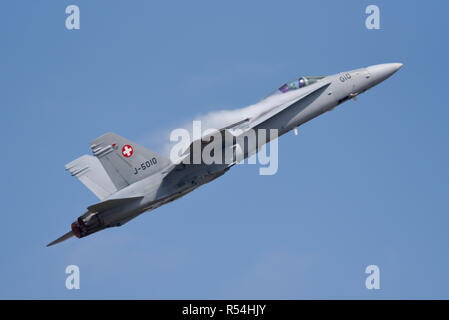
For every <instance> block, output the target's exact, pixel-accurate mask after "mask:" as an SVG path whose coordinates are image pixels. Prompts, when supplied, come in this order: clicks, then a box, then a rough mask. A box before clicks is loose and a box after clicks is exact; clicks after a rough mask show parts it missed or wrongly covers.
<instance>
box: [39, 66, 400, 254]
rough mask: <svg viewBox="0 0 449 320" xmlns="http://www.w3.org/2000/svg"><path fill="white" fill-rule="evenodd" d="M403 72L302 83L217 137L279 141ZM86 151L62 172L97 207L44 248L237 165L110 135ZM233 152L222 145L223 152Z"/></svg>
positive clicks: (121, 220)
mask: <svg viewBox="0 0 449 320" xmlns="http://www.w3.org/2000/svg"><path fill="white" fill-rule="evenodd" d="M401 67H402V64H401V63H389V64H380V65H374V66H370V67H367V68H362V69H356V70H352V71H346V72H342V73H339V74H335V75H330V76H326V77H301V78H299V79H296V80H294V81H291V82H288V83H286V84H285V85H283V86H282V87H280V88H279V89H278V90H276V91H275V92H274V93H273V94H271V95H269V96H268V97H266V98H264V99H262V100H261V101H260V102H259V103H264V104H265V105H268V106H269V108H264V111H263V112H262V113H261V114H257V115H255V116H254V117H252V118H246V117H243V116H242V119H241V120H240V121H238V122H237V123H235V124H233V125H230V126H227V127H226V128H223V129H221V130H220V133H222V134H234V135H236V133H238V134H241V133H242V132H243V133H244V132H246V131H247V130H249V129H255V130H260V129H262V130H263V129H265V130H269V129H277V130H278V135H279V136H281V135H283V134H285V133H287V132H289V131H290V130H293V129H295V128H296V127H298V126H300V125H302V124H303V123H305V122H307V121H310V120H311V119H313V118H315V117H317V116H319V115H321V114H323V113H324V112H327V111H330V110H332V109H333V108H335V107H336V106H338V105H339V104H341V103H343V102H346V101H348V100H350V99H356V97H357V95H359V94H361V93H363V92H365V91H366V90H368V89H370V88H372V87H373V86H375V85H377V84H379V83H380V82H382V81H384V80H386V79H387V78H389V77H390V76H391V75H393V74H394V73H395V72H396V71H398V70H399V69H400V68H401ZM267 137H269V135H267ZM203 141H204V140H203ZM90 147H91V149H92V151H93V154H94V156H90V155H84V156H82V157H80V158H78V159H76V160H74V161H72V162H70V163H69V164H67V165H66V169H67V170H68V171H69V172H70V173H71V174H72V175H73V176H76V177H77V178H78V179H79V180H80V181H81V182H82V183H83V184H84V185H85V186H86V187H88V188H89V189H90V190H91V191H92V192H93V193H94V194H95V195H96V196H97V197H98V198H99V199H100V200H101V202H99V203H97V204H94V205H92V206H89V207H88V208H87V209H88V210H87V211H86V212H85V213H84V214H83V215H81V216H80V217H79V218H78V219H77V220H76V221H75V222H73V223H72V230H71V231H70V232H68V233H66V234H65V235H63V236H62V237H60V238H58V239H57V240H55V241H53V242H51V243H50V244H48V245H47V246H52V245H54V244H56V243H59V242H62V241H64V240H67V239H68V238H70V237H72V236H73V235H75V236H76V237H78V238H82V237H85V236H88V235H90V234H92V233H95V232H97V231H100V230H102V229H105V228H109V227H115V226H121V225H123V224H125V223H126V222H128V221H130V220H131V219H133V218H135V217H137V216H138V215H139V214H141V213H143V212H145V211H150V210H154V209H156V208H157V207H160V206H161V205H163V204H166V203H168V202H170V201H173V200H176V199H178V198H180V197H182V196H183V195H185V194H187V193H189V192H191V191H193V190H194V189H196V188H198V187H199V186H201V185H203V184H205V183H207V182H210V181H212V180H214V179H216V178H218V177H219V176H221V175H223V174H224V173H226V171H228V170H229V169H230V168H231V167H232V166H233V165H234V164H235V162H232V161H223V162H224V163H223V164H216V163H213V164H204V163H200V164H182V163H180V164H173V163H171V161H170V160H169V159H166V158H164V157H162V156H160V155H158V154H156V153H154V152H152V151H150V150H148V149H145V148H144V147H142V146H139V145H138V144H136V143H133V142H131V141H129V140H127V139H125V138H123V137H120V136H119V135H117V134H114V133H107V134H105V135H103V136H101V137H99V138H97V139H95V140H94V141H93V142H92V143H91V145H90ZM233 147H234V146H233V145H223V148H233ZM192 150H193V143H192V145H191V147H190V148H189V149H188V150H187V151H186V152H187V154H188V156H191V154H193V152H192ZM189 152H190V153H191V154H190V155H189ZM256 152H257V148H254V149H251V150H245V151H244V155H243V156H244V157H245V158H246V157H248V156H250V155H252V154H254V153H256ZM224 153H225V152H223V154H224ZM233 157H235V154H233Z"/></svg>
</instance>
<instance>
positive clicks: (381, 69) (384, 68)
mask: <svg viewBox="0 0 449 320" xmlns="http://www.w3.org/2000/svg"><path fill="white" fill-rule="evenodd" d="M402 66H403V64H402V63H385V64H377V65H375V66H369V67H368V68H367V70H368V72H369V73H370V75H371V77H372V79H373V80H374V81H375V83H379V82H382V81H384V80H385V79H387V78H389V77H391V76H392V75H393V74H394V73H395V72H396V71H398V70H399V69H401V68H402Z"/></svg>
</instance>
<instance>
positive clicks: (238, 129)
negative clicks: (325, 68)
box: [227, 80, 332, 136]
mask: <svg viewBox="0 0 449 320" xmlns="http://www.w3.org/2000/svg"><path fill="white" fill-rule="evenodd" d="M331 82H332V81H330V80H327V81H326V80H322V81H318V82H316V83H314V84H312V85H310V86H308V87H305V88H304V89H303V92H302V93H301V95H299V96H295V97H294V98H292V99H290V100H287V101H281V103H280V104H278V105H274V106H273V108H269V109H267V110H266V111H265V112H262V113H261V114H258V115H256V116H255V117H253V118H252V119H248V121H245V122H243V121H241V123H237V124H235V125H234V126H232V127H230V128H227V130H228V132H229V133H231V134H232V135H234V136H238V135H240V134H242V133H244V132H245V131H248V130H249V129H252V128H254V127H256V126H257V125H259V124H261V123H262V122H264V121H266V120H268V119H270V118H271V117H273V116H275V115H276V114H278V113H280V112H282V111H284V110H285V109H287V108H288V107H290V106H292V105H294V104H295V103H297V102H298V101H300V100H302V99H304V98H306V97H308V96H310V95H311V94H313V93H315V92H318V91H320V90H322V89H324V88H326V87H327V86H329V85H330V84H331ZM287 94H288V93H287ZM267 99H272V97H268V98H267Z"/></svg>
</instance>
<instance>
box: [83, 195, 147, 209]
mask: <svg viewBox="0 0 449 320" xmlns="http://www.w3.org/2000/svg"><path fill="white" fill-rule="evenodd" d="M142 198H143V197H131V198H119V199H111V200H106V201H103V202H99V203H96V204H94V205H91V206H90V207H88V208H87V209H88V210H89V211H90V212H101V211H105V210H108V209H112V208H115V207H119V206H122V205H124V204H127V203H130V202H134V201H138V200H141V199H142Z"/></svg>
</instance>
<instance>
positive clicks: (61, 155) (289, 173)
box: [0, 0, 449, 299]
mask: <svg viewBox="0 0 449 320" xmlns="http://www.w3.org/2000/svg"><path fill="white" fill-rule="evenodd" d="M69 4H76V5H78V6H79V8H80V10H81V29H80V30H77V31H68V30H66V29H65V18H66V14H65V8H66V6H67V5H69ZM369 4H377V5H378V6H379V7H380V10H381V30H367V29H366V28H365V18H366V15H365V13H364V12H365V8H366V6H367V5H369ZM448 10H449V4H448V2H447V1H427V2H417V1H416V2H415V1H413V2H412V1H410V2H408V3H406V2H404V1H380V0H376V1H355V0H353V1H344V3H343V2H341V1H339V2H337V1H283V2H282V3H280V2H275V1H244V2H242V1H224V2H223V1H222V2H218V1H188V2H186V1H171V2H170V3H165V2H160V1H159V2H156V1H154V2H149V1H114V2H111V1H99V0H97V1H86V0H73V1H57V2H56V1H3V2H2V3H1V4H0V35H1V41H2V46H1V47H2V50H0V58H1V59H0V71H1V72H0V105H1V110H2V114H1V117H0V132H1V136H2V138H3V150H4V151H3V156H2V157H0V162H1V168H2V169H1V172H2V174H1V178H2V179H1V180H2V184H1V194H2V231H1V233H0V240H1V241H0V243H1V251H2V258H1V262H0V298H3V299H5V298H38V299H43V298H61V299H79V298H87V299H89V298H100V299H105V298H125V299H127V298H145V299H154V298H157V299H171V298H176V299H182V298H186V299H190V298H192V299H197V298H201V299H214V298H218V299H227V298H273V299H298V298H325V299H327V298H342V299H346V298H357V299H379V298H384V299H385V298H386V299H388V298H449V277H448V276H447V270H449V255H448V252H449V251H448V245H449V234H448V231H447V230H448V225H449V206H448V198H449V197H448V196H449V188H448V181H449V169H448V163H449V148H448V142H447V141H448V138H449V128H448V126H447V119H448V117H449V106H448V96H447V71H448V62H447V60H448V59H447V57H448V56H449V47H448V42H447V41H446V37H447V35H446V33H447V31H448V29H449V28H448V27H449V22H448V19H447V12H448ZM385 62H402V63H404V67H403V68H402V69H401V70H400V71H399V72H398V73H397V74H395V75H394V76H393V77H392V78H390V79H389V80H387V81H386V82H384V83H383V84H381V85H379V86H378V87H376V88H374V89H372V90H370V91H369V92H367V93H365V94H364V95H362V96H361V97H360V98H359V101H358V102H357V103H355V102H352V101H350V102H348V103H346V104H344V105H342V106H341V107H339V108H337V109H336V110H335V111H333V112H330V113H326V114H325V115H323V116H321V117H319V118H317V119H315V120H313V121H311V122H309V123H307V124H305V125H304V126H302V127H300V128H299V136H294V135H293V134H287V135H285V136H283V137H282V138H281V139H280V141H279V152H280V155H279V157H280V158H279V171H278V173H277V174H276V175H273V176H260V175H259V174H258V166H257V165H243V166H236V167H234V168H233V169H232V170H231V171H230V172H229V173H227V174H226V175H225V176H223V177H221V178H220V179H218V180H216V181H214V182H212V183H210V184H208V185H205V186H203V187H201V188H199V189H197V190H196V191H195V192H193V193H191V194H189V195H188V196H186V197H184V198H182V199H180V200H178V201H175V202H173V203H171V204H168V205H166V206H163V207H161V208H159V209H157V210H156V211H153V212H151V213H146V214H143V215H141V216H140V217H138V218H137V219H135V220H133V221H131V222H130V223H128V224H127V225H125V226H124V227H121V228H113V229H109V230H105V231H102V232H100V233H97V234H95V235H93V236H90V237H87V238H84V239H81V240H78V239H71V240H69V241H66V242H64V243H62V244H60V245H58V246H55V247H51V248H46V247H45V245H46V244H47V243H48V242H50V241H52V240H54V239H55V238H56V237H58V236H60V235H62V234H63V233H65V232H67V231H68V230H69V226H70V223H71V222H72V221H73V220H74V219H75V218H77V217H78V216H79V215H80V214H82V213H83V212H84V210H85V208H86V207H87V206H89V205H91V204H93V203H95V202H97V199H96V198H95V196H94V195H93V194H91V193H90V192H89V190H87V189H86V188H85V187H84V186H83V185H82V184H81V183H80V182H78V181H77V180H76V179H75V178H72V177H70V175H69V174H68V173H67V172H65V171H64V165H65V164H66V163H68V162H70V161H71V160H73V159H75V158H77V157H79V156H81V155H82V154H85V153H89V151H90V150H89V148H88V144H89V142H90V141H91V140H93V139H94V138H96V137H98V136H100V135H102V134H103V133H105V132H109V131H113V132H117V133H118V134H120V135H123V136H125V137H127V138H128V139H130V140H133V141H136V142H139V143H141V144H143V145H145V146H146V147H148V148H151V149H153V150H161V148H162V146H163V145H164V143H165V142H166V141H167V140H168V137H167V136H166V134H165V133H166V132H167V131H168V130H170V129H173V128H176V127H177V126H179V124H182V123H185V122H186V121H189V120H192V119H194V118H195V117H197V116H199V115H202V114H205V113H207V112H210V111H214V110H221V109H233V108H239V107H244V106H246V105H249V104H252V103H255V102H257V101H258V100H259V99H260V98H261V97H263V96H265V95H266V94H267V93H269V92H271V91H272V90H273V89H274V88H276V87H278V86H279V85H280V84H281V83H283V82H284V81H286V80H288V79H291V78H294V77H297V76H299V75H325V74H333V73H337V72H340V71H344V70H350V69H355V68H358V67H364V66H368V65H372V64H378V63H385ZM70 264H75V265H78V266H79V267H80V271H81V289H80V290H71V291H69V290H67V289H66V288H65V278H66V274H65V268H66V266H67V265H70ZM370 264H375V265H378V266H379V268H380V272H381V280H380V285H381V289H380V290H378V291H373V290H371V291H369V290H367V289H366V288H365V278H366V276H367V275H366V274H365V273H364V271H365V268H366V266H368V265H370Z"/></svg>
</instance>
